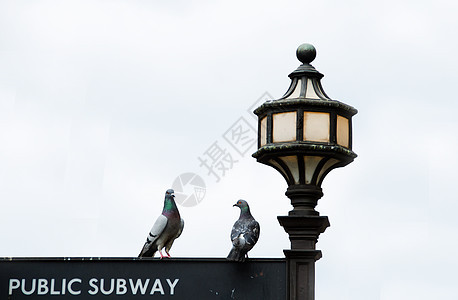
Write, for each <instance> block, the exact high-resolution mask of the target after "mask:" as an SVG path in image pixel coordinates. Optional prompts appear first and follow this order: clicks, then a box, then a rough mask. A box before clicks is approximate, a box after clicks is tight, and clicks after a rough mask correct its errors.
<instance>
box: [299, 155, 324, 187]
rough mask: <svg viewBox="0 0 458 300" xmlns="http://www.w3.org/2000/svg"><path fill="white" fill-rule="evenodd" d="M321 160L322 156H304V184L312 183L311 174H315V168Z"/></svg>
mask: <svg viewBox="0 0 458 300" xmlns="http://www.w3.org/2000/svg"><path fill="white" fill-rule="evenodd" d="M322 159H323V157H322V156H304V165H305V183H306V184H310V183H311V182H312V178H313V174H315V170H316V167H317V165H318V163H319V162H320V161H321V160H322Z"/></svg>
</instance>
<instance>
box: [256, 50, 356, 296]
mask: <svg viewBox="0 0 458 300" xmlns="http://www.w3.org/2000/svg"><path fill="white" fill-rule="evenodd" d="M296 55H297V58H298V59H299V61H301V62H302V64H301V65H300V66H299V67H298V68H297V69H296V70H295V71H294V72H292V73H291V74H289V77H290V78H291V85H290V87H289V88H288V90H287V91H286V93H285V95H284V96H283V97H282V98H280V99H278V100H270V101H266V102H265V103H264V104H262V105H261V106H260V107H258V108H257V109H255V111H254V113H255V114H256V115H257V116H258V150H257V151H256V152H255V153H254V154H253V157H255V158H256V159H257V161H258V162H260V163H263V164H266V165H268V166H271V167H273V168H274V169H276V170H277V171H278V172H280V174H281V175H282V176H283V177H284V178H285V180H286V182H287V184H288V189H287V190H286V193H285V194H286V196H287V197H288V198H290V200H291V204H292V206H293V210H291V211H290V212H289V213H288V216H279V217H278V220H279V222H280V224H281V226H283V228H284V229H285V231H286V232H287V233H288V234H289V238H290V241H291V250H284V252H285V256H286V258H287V260H288V277H289V279H288V281H289V289H288V292H289V296H288V297H289V299H295V300H299V299H307V300H312V299H314V278H315V261H316V260H318V259H319V258H320V257H321V251H319V250H316V249H315V244H316V242H317V240H318V236H319V235H320V233H322V232H324V231H325V229H326V228H327V227H328V226H329V221H328V218H327V217H325V216H320V215H319V213H318V212H317V211H316V210H315V206H316V205H317V202H318V199H320V198H321V197H322V196H323V192H322V190H321V183H322V182H323V179H324V178H325V176H326V175H327V174H328V173H329V172H330V171H331V170H333V169H335V168H338V167H343V166H345V165H347V164H349V163H351V162H352V161H353V159H354V158H355V157H356V154H355V153H354V152H353V151H352V120H351V118H352V116H353V115H355V114H356V113H357V110H356V109H355V108H353V107H351V106H350V105H347V104H345V103H342V102H340V101H336V100H332V99H331V98H329V97H328V96H327V95H326V93H325V92H324V90H323V87H322V86H321V82H320V80H321V78H322V77H323V74H321V73H320V72H318V71H317V70H316V69H315V68H314V67H313V66H312V65H311V64H310V63H311V62H312V61H313V60H314V59H315V56H316V50H315V48H314V47H313V46H312V45H310V44H302V45H300V46H299V47H298V48H297V51H296Z"/></svg>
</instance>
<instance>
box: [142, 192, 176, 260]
mask: <svg viewBox="0 0 458 300" xmlns="http://www.w3.org/2000/svg"><path fill="white" fill-rule="evenodd" d="M173 193H174V191H173V190H172V189H169V190H167V191H166V192H165V199H164V208H163V209H162V214H161V215H160V216H159V217H158V218H157V220H156V222H155V223H154V225H153V228H151V231H150V233H149V235H148V237H147V238H146V243H145V245H144V246H143V249H142V251H141V252H140V254H139V255H138V256H139V257H154V254H155V253H156V251H159V254H160V255H161V259H162V258H164V256H163V255H162V249H163V248H164V247H165V253H166V254H167V257H170V254H169V251H170V248H171V247H172V244H173V241H175V239H176V238H178V237H179V236H180V235H181V232H182V231H183V227H184V221H183V219H182V218H181V217H180V213H179V212H178V208H177V205H176V203H175V200H174V199H173V198H175V195H174V194H173Z"/></svg>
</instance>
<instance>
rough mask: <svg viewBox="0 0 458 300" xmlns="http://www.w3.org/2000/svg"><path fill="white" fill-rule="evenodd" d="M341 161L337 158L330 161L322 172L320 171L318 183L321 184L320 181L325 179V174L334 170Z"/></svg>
mask: <svg viewBox="0 0 458 300" xmlns="http://www.w3.org/2000/svg"><path fill="white" fill-rule="evenodd" d="M339 162H340V161H339V160H337V159H335V158H331V159H330V160H328V161H327V162H326V163H325V164H324V166H323V168H321V171H320V174H318V178H317V179H316V182H317V183H318V182H320V180H321V179H322V177H323V174H325V172H327V171H328V170H329V169H330V168H332V167H333V166H334V165H335V164H337V163H339Z"/></svg>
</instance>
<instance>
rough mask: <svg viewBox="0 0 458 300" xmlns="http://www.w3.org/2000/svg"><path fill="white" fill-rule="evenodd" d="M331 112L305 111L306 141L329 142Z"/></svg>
mask: <svg viewBox="0 0 458 300" xmlns="http://www.w3.org/2000/svg"><path fill="white" fill-rule="evenodd" d="M329 118H330V116H329V113H323V112H310V111H306V112H304V141H313V142H324V143H326V142H329V126H330V125H329V124H330V121H329Z"/></svg>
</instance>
